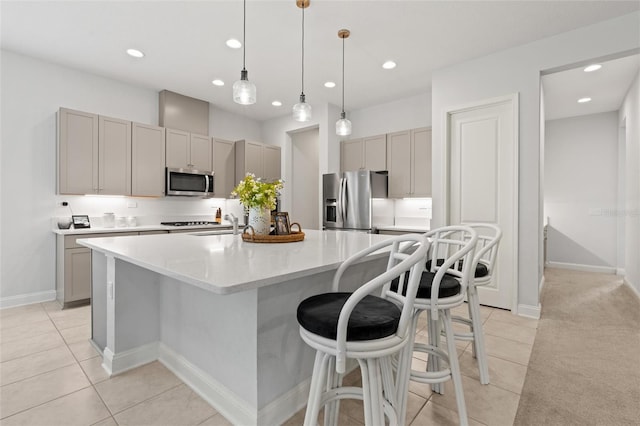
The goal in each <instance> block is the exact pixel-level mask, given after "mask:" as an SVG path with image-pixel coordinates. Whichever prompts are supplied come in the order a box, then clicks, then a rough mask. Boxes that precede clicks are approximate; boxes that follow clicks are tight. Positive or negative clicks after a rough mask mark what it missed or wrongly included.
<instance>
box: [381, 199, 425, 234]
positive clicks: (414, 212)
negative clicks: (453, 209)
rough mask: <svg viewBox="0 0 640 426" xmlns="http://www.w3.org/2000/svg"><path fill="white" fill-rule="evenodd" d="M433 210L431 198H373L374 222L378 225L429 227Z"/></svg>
mask: <svg viewBox="0 0 640 426" xmlns="http://www.w3.org/2000/svg"><path fill="white" fill-rule="evenodd" d="M431 212H432V210H431V198H414V199H408V198H407V199H390V198H389V199H375V200H373V224H374V226H377V227H381V226H419V227H426V228H427V229H429V227H430V224H431Z"/></svg>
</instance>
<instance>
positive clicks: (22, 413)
mask: <svg viewBox="0 0 640 426" xmlns="http://www.w3.org/2000/svg"><path fill="white" fill-rule="evenodd" d="M457 310H460V311H461V312H462V311H466V305H464V306H461V307H459V308H458V309H457ZM90 312H91V311H90V307H89V306H84V307H80V308H73V309H66V310H61V309H60V307H59V305H58V304H57V303H56V302H47V303H40V304H33V305H28V306H22V307H18V308H11V309H4V310H1V311H0V423H1V424H2V425H3V426H4V425H6V426H9V425H47V426H49V425H100V426H108V425H109V426H111V425H143V424H144V425H209V426H221V425H229V424H231V423H230V422H228V421H227V420H226V419H225V418H224V417H223V416H222V415H221V414H220V413H218V412H217V411H216V410H215V409H214V408H212V407H211V406H210V405H209V404H207V403H206V402H205V401H204V400H203V399H202V398H200V397H199V396H198V395H197V394H195V393H194V392H193V391H191V390H190V389H189V388H188V387H187V386H186V385H185V384H184V383H182V382H181V381H180V379H178V378H177V377H176V376H175V375H173V374H172V373H171V372H170V371H169V370H168V369H166V368H165V367H164V366H163V365H162V364H160V363H159V362H154V363H151V364H147V365H145V366H142V367H139V368H137V369H135V370H132V371H129V372H127V373H124V374H121V375H118V376H115V377H112V378H109V377H108V376H107V374H106V373H105V372H104V370H103V369H102V367H101V365H100V363H101V359H100V357H99V356H98V353H97V352H96V351H95V349H94V348H93V347H92V346H91V345H90V344H89V342H88V338H89V337H90V334H91V333H90ZM481 312H482V316H483V319H484V327H485V334H486V343H487V352H488V354H489V366H490V375H491V384H489V385H487V386H482V385H480V384H479V382H478V372H477V368H476V363H475V360H474V359H473V357H472V356H471V347H470V344H469V343H465V342H457V345H458V356H459V359H460V365H461V369H462V373H463V376H464V377H463V385H464V392H465V399H466V403H467V410H468V413H469V423H470V424H471V425H483V424H484V425H492V426H494V425H511V424H512V423H513V419H514V417H515V414H516V410H517V407H518V401H519V399H520V392H521V390H522V386H523V383H524V377H525V373H526V369H527V363H528V362H529V355H530V353H531V348H532V345H533V340H534V338H535V333H536V327H537V320H532V319H526V318H522V317H516V316H513V315H511V313H510V312H506V311H502V310H499V309H491V308H486V307H482V308H481ZM424 325H425V324H422V327H421V330H420V332H419V337H418V338H419V339H426V332H425V331H424V328H423V327H424ZM425 359H426V358H424V357H423V356H421V355H420V354H416V357H415V358H414V365H415V367H424V365H425ZM345 382H347V383H349V382H350V383H355V384H359V383H360V378H359V371H358V370H356V371H354V372H353V373H351V374H350V375H348V376H347V377H346V378H345ZM407 411H408V413H407V424H411V425H414V426H422V425H425V424H434V425H449V424H452V425H453V424H458V417H457V411H456V402H455V397H454V394H453V388H452V385H451V383H450V382H448V383H447V384H446V385H445V395H438V394H433V393H432V392H431V390H430V388H429V386H428V385H420V384H416V383H411V387H410V397H409V403H408V409H407ZM303 418H304V409H303V410H301V411H300V412H298V413H297V414H295V415H294V416H293V417H292V418H291V419H289V420H288V421H287V422H286V423H285V424H286V425H287V426H292V425H299V424H302V420H303ZM340 424H341V425H362V424H364V420H363V414H362V404H361V402H359V401H343V402H342V403H341V409H340Z"/></svg>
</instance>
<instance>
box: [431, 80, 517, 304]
mask: <svg viewBox="0 0 640 426" xmlns="http://www.w3.org/2000/svg"><path fill="white" fill-rule="evenodd" d="M519 99H520V96H519V93H518V92H516V93H512V94H509V95H504V96H498V97H495V98H488V99H483V100H479V101H474V102H468V103H465V104H462V105H455V106H451V107H446V108H444V109H443V112H442V128H443V129H444V132H443V136H442V137H443V140H442V142H443V147H444V149H442V152H441V156H440V160H441V163H440V164H442V165H443V166H442V172H441V176H440V178H441V182H442V186H443V190H444V191H443V192H442V201H443V202H442V206H441V207H440V208H441V213H442V216H441V217H442V218H443V221H444V224H445V225H450V223H449V210H450V208H449V201H450V191H451V184H450V179H449V173H450V165H449V161H450V159H451V155H450V151H451V129H450V125H451V117H452V116H453V115H454V114H456V113H461V112H469V111H473V110H477V109H482V108H486V107H491V106H494V105H498V104H503V103H510V104H511V108H512V111H511V112H512V114H513V141H514V145H515V146H514V150H513V152H514V154H513V155H514V158H513V159H512V160H513V161H514V164H515V165H516V167H515V171H514V174H515V176H514V178H515V181H516V184H515V185H514V186H513V192H514V193H513V194H512V196H513V206H512V210H513V212H514V214H515V215H514V218H513V229H512V233H513V246H514V247H513V249H514V250H515V253H514V256H513V265H512V267H513V271H514V277H515V279H516V281H515V283H514V286H513V289H512V290H513V291H512V295H511V298H512V300H511V312H512V313H513V314H518V306H519V305H518V292H519V281H520V280H519V274H520V270H519V268H518V262H519V246H518V245H519V242H520V239H519V238H518V226H519V223H520V220H519V219H520V209H519V201H520V200H519V188H520V162H519V159H520V138H519V135H520V127H519V123H520V116H519V111H520V108H519Z"/></svg>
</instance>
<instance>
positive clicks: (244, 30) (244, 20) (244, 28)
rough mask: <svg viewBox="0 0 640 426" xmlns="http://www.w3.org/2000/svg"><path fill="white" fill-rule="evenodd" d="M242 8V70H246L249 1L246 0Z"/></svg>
mask: <svg viewBox="0 0 640 426" xmlns="http://www.w3.org/2000/svg"><path fill="white" fill-rule="evenodd" d="M243 5H244V6H243V8H242V69H243V70H246V67H245V57H246V52H247V47H246V38H247V0H244V2H243Z"/></svg>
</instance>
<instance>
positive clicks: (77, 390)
mask: <svg viewBox="0 0 640 426" xmlns="http://www.w3.org/2000/svg"><path fill="white" fill-rule="evenodd" d="M40 305H41V307H42V309H43V310H44V311H45V313H46V314H47V317H48V318H49V321H51V323H52V324H53V326H54V328H55V329H56V332H57V333H58V334H59V335H60V338H62V341H63V342H64V345H65V346H66V347H67V350H69V352H70V353H71V356H72V357H73V359H74V362H75V363H76V364H77V365H78V368H80V371H82V373H83V374H84V375H85V377H86V373H85V372H84V370H83V369H82V366H80V363H79V362H78V360H77V358H76V357H75V355H74V353H73V352H72V351H71V349H70V348H69V345H68V344H67V341H66V340H64V337H62V334H60V330H58V327H56V324H55V322H54V321H53V320H52V319H51V316H50V315H49V312H48V311H47V310H46V309H45V308H44V306H42V303H40ZM61 346H62V345H61ZM61 346H56V348H58V347H61ZM47 350H48V349H47ZM45 351H46V350H44V351H37V352H34V354H35V353H42V352H45ZM30 355H32V354H30ZM25 356H28V355H25ZM16 359H18V358H16ZM71 365H74V364H69V365H65V366H63V367H58V368H55V369H53V370H50V371H47V372H44V373H40V374H36V375H35V376H32V377H29V378H25V379H22V380H18V381H17V382H14V383H13V384H15V383H20V382H22V381H24V380H28V379H32V378H34V377H38V376H41V375H43V374H47V373H51V372H52V371H56V370H59V369H61V368H66V367H69V366H71ZM87 381H88V382H89V384H90V385H89V386H85V387H83V388H80V389H76V390H74V391H72V392H69V393H66V394H64V395H59V396H57V397H55V398H53V399H50V400H48V401H44V402H42V403H40V404H36V405H34V406H32V407H29V408H26V409H24V410H21V411H18V412H16V413H13V414H11V415H10V416H7V417H3V418H2V419H1V420H4V419H8V418H10V417H13V416H16V415H18V414H21V413H24V412H26V411H29V410H32V409H34V408H38V407H41V406H43V405H45V404H48V403H50V402H53V401H56V400H58V399H61V398H64V397H66V396H69V395H72V394H74V393H76V392H79V391H81V390H84V389H87V388H89V387H93V385H92V383H91V380H89V378H88V377H87ZM3 386H5V385H3ZM94 390H95V388H94ZM96 393H97V392H96ZM103 403H104V402H103ZM105 407H106V404H105ZM107 410H109V408H108V407H107ZM105 419H106V418H105ZM105 419H103V420H105ZM100 421H102V420H100Z"/></svg>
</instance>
